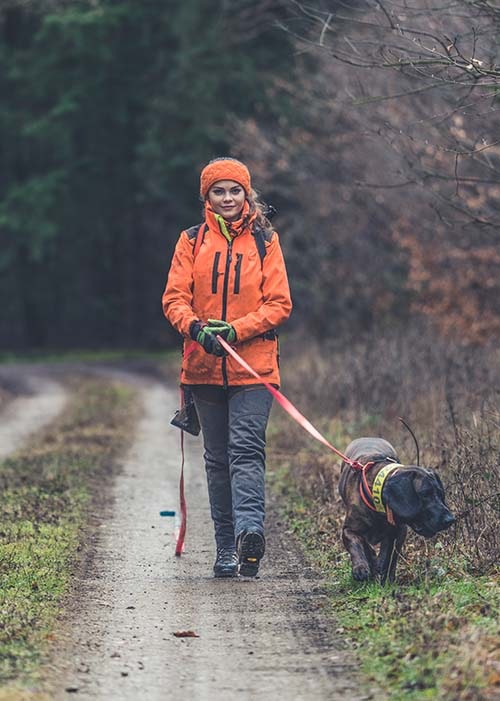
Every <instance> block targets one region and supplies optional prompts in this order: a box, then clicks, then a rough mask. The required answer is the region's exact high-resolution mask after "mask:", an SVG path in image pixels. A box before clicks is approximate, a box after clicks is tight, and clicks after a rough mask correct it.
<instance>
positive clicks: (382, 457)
mask: <svg viewBox="0 0 500 701" xmlns="http://www.w3.org/2000/svg"><path fill="white" fill-rule="evenodd" d="M345 455H346V457H348V458H349V459H350V460H356V461H358V462H359V463H361V464H363V465H365V464H366V463H368V462H371V461H374V462H375V464H374V465H373V467H371V468H370V469H369V470H368V471H367V473H366V476H367V482H368V485H369V487H370V489H371V488H372V486H373V481H374V479H375V477H376V475H377V474H378V472H380V470H381V469H382V468H383V467H384V466H385V465H388V464H389V463H391V462H396V463H399V459H398V456H397V454H396V451H395V450H394V448H393V446H392V445H391V444H390V443H388V442H387V441H385V440H384V439H383V438H357V439H356V440H354V441H352V443H350V444H349V446H348V447H347V449H346V451H345ZM360 480H361V473H360V471H359V470H354V469H353V468H352V467H351V466H350V465H348V464H346V463H345V462H343V463H342V471H341V475H340V482H339V492H340V496H341V497H342V499H343V501H344V504H345V505H346V509H347V514H346V518H345V521H344V526H343V529H342V541H343V543H344V545H345V547H346V549H347V551H348V552H349V554H350V556H351V561H352V574H353V577H354V579H357V580H359V581H363V580H367V579H369V578H370V577H375V576H379V577H380V580H381V582H382V584H384V583H385V582H386V581H387V580H388V581H389V582H393V581H394V575H395V572H396V564H397V559H398V555H399V553H400V552H401V548H402V546H403V543H404V541H405V538H406V531H407V526H410V528H412V529H413V530H414V531H415V533H418V534H419V535H423V536H424V537H425V538H431V537H432V536H433V535H435V534H436V533H438V531H443V530H445V529H446V528H449V527H450V526H451V525H452V523H454V521H455V517H454V516H453V514H452V513H451V511H450V510H449V509H448V507H447V506H446V504H445V502H444V490H443V485H442V483H441V480H440V479H439V477H438V475H437V474H436V473H435V472H434V470H430V469H428V468H425V467H418V466H417V465H404V466H403V465H401V466H400V467H398V469H397V470H396V471H394V472H393V473H391V474H390V475H389V476H388V477H387V479H386V480H385V482H384V484H383V488H382V493H381V495H382V503H383V505H384V506H385V508H386V509H387V507H388V508H389V509H390V511H392V514H393V517H394V525H391V524H390V523H389V521H388V520H387V515H386V514H385V513H378V512H375V511H372V510H371V509H370V508H369V507H368V506H366V504H365V503H364V502H363V500H362V498H361V496H360V488H359V485H360ZM389 514H390V512H389ZM389 517H390V516H389ZM379 543H380V551H379V554H378V557H377V555H376V553H375V550H374V548H373V547H372V546H374V545H378V544H379Z"/></svg>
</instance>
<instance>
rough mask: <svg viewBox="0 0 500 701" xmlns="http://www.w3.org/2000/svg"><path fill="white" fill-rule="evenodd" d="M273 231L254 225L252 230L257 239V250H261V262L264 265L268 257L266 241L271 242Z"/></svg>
mask: <svg viewBox="0 0 500 701" xmlns="http://www.w3.org/2000/svg"><path fill="white" fill-rule="evenodd" d="M273 233H274V232H273V231H267V230H266V229H263V228H262V227H260V226H258V225H257V226H254V228H253V230H252V236H253V237H254V239H255V245H256V246H257V251H258V252H259V256H260V264H261V266H262V264H263V261H264V258H265V257H266V253H267V250H266V242H267V243H270V242H271V239H272V236H273Z"/></svg>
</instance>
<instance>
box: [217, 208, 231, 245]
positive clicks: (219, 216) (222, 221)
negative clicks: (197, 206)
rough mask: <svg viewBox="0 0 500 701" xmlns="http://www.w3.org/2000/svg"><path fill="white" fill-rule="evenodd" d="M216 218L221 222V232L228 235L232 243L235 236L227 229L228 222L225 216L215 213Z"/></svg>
mask: <svg viewBox="0 0 500 701" xmlns="http://www.w3.org/2000/svg"><path fill="white" fill-rule="evenodd" d="M215 218H216V220H217V223H218V224H219V229H220V230H221V233H222V234H223V235H224V236H225V237H226V239H227V240H228V241H229V243H231V241H232V240H233V237H232V236H231V234H230V233H229V231H228V230H227V226H226V222H225V221H224V217H221V215H220V214H215Z"/></svg>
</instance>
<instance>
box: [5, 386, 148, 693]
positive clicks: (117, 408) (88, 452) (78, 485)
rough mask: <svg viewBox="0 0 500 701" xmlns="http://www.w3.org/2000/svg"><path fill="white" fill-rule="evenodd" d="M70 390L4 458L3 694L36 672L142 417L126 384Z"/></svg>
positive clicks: (28, 680) (19, 688)
mask: <svg viewBox="0 0 500 701" xmlns="http://www.w3.org/2000/svg"><path fill="white" fill-rule="evenodd" d="M70 391H71V397H72V399H70V402H69V405H68V406H67V408H66V410H65V412H64V416H63V417H62V418H61V419H59V420H58V421H57V422H56V423H54V424H53V425H52V426H51V427H50V428H49V429H47V430H45V431H44V432H43V433H41V434H40V435H38V436H37V437H36V439H34V440H33V441H32V442H31V444H30V445H29V447H27V448H26V449H23V450H22V451H20V452H18V453H17V454H16V455H14V456H13V457H11V458H9V459H7V460H5V461H3V462H2V463H1V464H0V487H1V489H2V501H1V504H0V578H1V581H2V587H1V590H0V699H4V698H5V699H7V698H8V699H10V700H14V699H21V698H25V693H26V687H27V685H32V684H33V683H35V682H36V680H37V675H38V672H39V667H40V664H41V662H42V661H43V659H44V653H45V650H46V647H47V642H48V641H50V639H51V637H52V635H53V630H54V625H55V622H56V619H57V617H58V615H59V613H60V611H61V607H62V605H63V597H64V594H65V593H66V591H67V589H68V584H69V581H70V576H71V572H72V570H73V568H74V566H75V565H76V559H77V554H78V551H79V549H80V545H81V543H80V541H81V536H82V529H83V526H84V525H85V523H86V521H87V518H86V516H87V510H88V508H89V506H90V504H91V502H92V498H93V494H97V493H98V490H97V488H99V490H102V486H103V482H105V481H106V480H107V479H109V477H110V476H111V474H112V471H113V465H114V463H115V459H116V456H117V454H118V452H119V451H120V452H122V451H123V450H124V448H126V447H127V445H128V444H129V442H130V436H131V433H132V427H133V424H134V422H135V420H136V418H137V405H136V403H135V402H134V394H133V390H131V389H130V388H128V387H125V386H124V385H121V384H119V383H116V382H104V381H103V380H102V379H100V380H93V379H80V380H72V381H71V382H70Z"/></svg>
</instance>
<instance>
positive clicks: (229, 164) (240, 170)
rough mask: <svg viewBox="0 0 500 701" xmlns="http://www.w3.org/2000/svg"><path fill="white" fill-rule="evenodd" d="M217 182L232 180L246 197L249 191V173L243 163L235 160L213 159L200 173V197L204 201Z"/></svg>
mask: <svg viewBox="0 0 500 701" xmlns="http://www.w3.org/2000/svg"><path fill="white" fill-rule="evenodd" d="M218 180H234V181H235V182H237V183H239V184H240V185H241V187H242V188H243V189H244V190H245V192H246V193H247V195H248V194H249V193H250V190H251V187H252V186H251V182H250V171H249V170H248V168H247V167H246V165H245V164H244V163H242V162H241V161H237V160H236V158H215V159H214V160H213V161H210V163H209V164H208V165H206V166H205V167H204V168H203V170H202V171H201V176H200V195H201V196H202V197H203V199H205V197H206V196H207V193H208V191H209V190H210V188H211V187H212V185H213V184H214V183H216V182H217V181H218Z"/></svg>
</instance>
